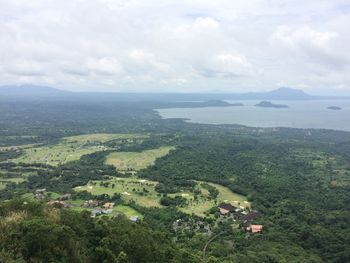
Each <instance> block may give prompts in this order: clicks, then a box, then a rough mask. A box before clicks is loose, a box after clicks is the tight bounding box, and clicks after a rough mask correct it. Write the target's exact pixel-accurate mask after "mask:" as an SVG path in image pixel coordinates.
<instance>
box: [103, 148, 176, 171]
mask: <svg viewBox="0 0 350 263" xmlns="http://www.w3.org/2000/svg"><path fill="white" fill-rule="evenodd" d="M172 149H174V147H169V146H164V147H160V148H158V149H152V150H146V151H143V152H115V153H111V154H109V155H108V156H107V159H106V164H110V165H113V166H115V167H116V168H117V170H118V171H127V170H134V171H138V170H141V169H144V168H146V167H147V166H149V165H152V164H153V163H154V161H155V160H156V159H157V158H160V157H162V156H165V155H167V154H168V153H169V151H170V150H172Z"/></svg>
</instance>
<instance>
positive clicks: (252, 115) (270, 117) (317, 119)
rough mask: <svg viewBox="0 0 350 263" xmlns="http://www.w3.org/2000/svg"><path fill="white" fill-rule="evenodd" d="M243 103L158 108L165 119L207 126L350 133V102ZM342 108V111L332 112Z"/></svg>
mask: <svg viewBox="0 0 350 263" xmlns="http://www.w3.org/2000/svg"><path fill="white" fill-rule="evenodd" d="M228 102H230V103H237V102H241V103H243V104H244V106H233V107H205V108H171V109H158V110H157V111H158V113H159V114H160V116H162V117H163V118H185V119H187V121H189V122H195V123H207V124H241V125H245V126H251V127H291V128H314V129H332V130H343V131H350V100H302V101H280V100H279V101H277V100H271V102H272V103H275V104H285V105H288V106H289V108H262V107H255V106H254V105H255V104H257V103H259V102H260V101H256V100H254V101H253V100H249V101H247V100H246V101H228ZM329 106H339V107H341V108H342V110H329V109H327V107H329Z"/></svg>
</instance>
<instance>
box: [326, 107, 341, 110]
mask: <svg viewBox="0 0 350 263" xmlns="http://www.w3.org/2000/svg"><path fill="white" fill-rule="evenodd" d="M327 109H329V110H342V108H340V107H338V106H330V107H328V108H327Z"/></svg>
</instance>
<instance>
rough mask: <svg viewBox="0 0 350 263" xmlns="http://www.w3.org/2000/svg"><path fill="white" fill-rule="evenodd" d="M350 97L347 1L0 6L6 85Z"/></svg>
mask: <svg viewBox="0 0 350 263" xmlns="http://www.w3.org/2000/svg"><path fill="white" fill-rule="evenodd" d="M9 84H35V85H49V86H53V87H59V88H64V89H70V90H77V91H78V90H79V91H92V90H94V91H143V92H144V91H166V92H170V91H177V92H190V91H191V92H221V91H225V92H242V91H253V90H254V91H257V90H271V89H274V88H277V87H281V86H288V87H296V88H302V89H304V90H306V91H308V92H311V93H314V94H317V93H319V94H321V93H322V94H334V93H337V94H350V0H307V1H305V0H292V1H291V0H242V1H241V0H235V1H233V0H215V1H213V0H159V1H156V0H143V1H141V0H11V1H9V0H0V85H9Z"/></svg>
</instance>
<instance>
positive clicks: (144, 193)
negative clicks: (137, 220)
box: [74, 177, 250, 216]
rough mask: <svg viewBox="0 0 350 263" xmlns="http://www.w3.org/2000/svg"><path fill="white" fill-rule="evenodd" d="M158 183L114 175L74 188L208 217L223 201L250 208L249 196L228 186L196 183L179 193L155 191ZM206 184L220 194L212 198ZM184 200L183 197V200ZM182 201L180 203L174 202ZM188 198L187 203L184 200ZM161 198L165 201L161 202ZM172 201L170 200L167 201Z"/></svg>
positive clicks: (141, 204)
mask: <svg viewBox="0 0 350 263" xmlns="http://www.w3.org/2000/svg"><path fill="white" fill-rule="evenodd" d="M157 184H158V182H155V181H149V180H143V179H139V178H136V177H133V178H111V179H110V180H103V181H90V182H89V183H88V184H87V185H85V186H78V187H76V188H74V190H76V191H87V192H89V193H91V194H93V195H96V196H97V195H102V194H108V195H109V196H113V195H114V194H116V193H117V194H120V195H121V196H122V199H123V200H124V201H126V202H135V203H136V204H137V205H140V206H143V207H161V206H162V205H161V204H163V205H165V204H166V205H174V204H175V205H176V206H178V208H179V209H180V210H181V211H182V212H185V213H187V214H195V215H198V216H205V215H207V212H208V211H209V210H210V208H212V207H213V206H217V205H218V204H220V203H221V202H227V203H231V204H232V205H234V206H236V207H237V208H250V203H249V202H248V201H247V198H246V197H245V196H242V195H238V194H236V193H233V192H232V191H231V190H230V189H228V188H227V187H224V186H222V185H218V184H214V183H205V182H197V184H196V186H195V188H194V191H188V192H187V191H183V192H178V193H172V194H167V195H165V196H166V197H164V195H163V194H159V193H157V192H156V190H155V186H156V185H157ZM205 184H208V185H210V186H212V187H214V188H215V189H217V191H218V194H217V196H216V197H212V196H211V195H210V192H209V191H208V189H207V187H206V186H205ZM180 199H181V200H180ZM169 200H170V201H169ZM174 200H175V201H176V200H180V201H181V202H172V201H174ZM183 200H186V202H183ZM161 201H162V202H161ZM165 201H169V202H165Z"/></svg>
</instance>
